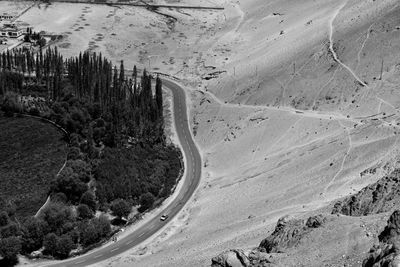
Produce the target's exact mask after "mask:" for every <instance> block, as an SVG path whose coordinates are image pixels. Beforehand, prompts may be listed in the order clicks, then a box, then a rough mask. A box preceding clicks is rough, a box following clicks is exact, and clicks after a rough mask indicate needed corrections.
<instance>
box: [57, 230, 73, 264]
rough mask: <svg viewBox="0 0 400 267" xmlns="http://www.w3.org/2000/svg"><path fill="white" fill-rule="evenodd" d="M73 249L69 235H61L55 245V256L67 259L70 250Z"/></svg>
mask: <svg viewBox="0 0 400 267" xmlns="http://www.w3.org/2000/svg"><path fill="white" fill-rule="evenodd" d="M73 248H75V244H74V242H73V241H72V238H71V236H70V235H62V236H61V237H60V238H58V239H57V243H56V255H57V257H58V258H60V259H65V258H68V256H69V253H70V252H71V250H72V249H73Z"/></svg>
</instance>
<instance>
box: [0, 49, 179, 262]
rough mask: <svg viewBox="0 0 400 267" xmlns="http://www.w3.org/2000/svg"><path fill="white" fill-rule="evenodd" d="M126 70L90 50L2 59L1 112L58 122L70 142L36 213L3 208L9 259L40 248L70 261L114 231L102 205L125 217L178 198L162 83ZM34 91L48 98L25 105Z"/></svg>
mask: <svg viewBox="0 0 400 267" xmlns="http://www.w3.org/2000/svg"><path fill="white" fill-rule="evenodd" d="M126 72H127V71H126V69H125V68H124V63H123V61H121V62H120V64H119V68H117V67H116V66H113V64H112V62H110V61H109V60H107V59H106V58H104V57H103V56H102V55H101V54H96V53H89V52H85V53H81V54H79V56H77V57H74V58H70V59H67V60H65V59H64V58H63V57H62V56H61V54H60V53H59V52H58V51H57V48H54V49H52V48H48V49H47V50H46V51H40V52H39V53H37V54H33V53H31V52H29V51H25V50H16V51H13V52H10V51H7V52H4V53H2V54H1V55H0V96H2V102H1V104H2V106H1V107H2V110H3V111H4V112H6V113H7V114H9V115H10V116H12V115H13V113H29V114H33V113H34V115H36V116H40V117H42V118H45V119H47V120H49V121H52V122H54V123H55V124H56V125H58V126H59V127H60V128H62V129H65V130H66V132H67V137H66V140H68V142H69V151H68V154H67V155H66V157H67V160H68V161H67V164H66V166H65V168H63V170H62V171H61V173H59V174H58V175H57V176H56V177H55V179H54V181H53V182H52V183H51V185H49V195H50V197H51V202H50V205H48V206H47V207H46V209H44V210H43V211H42V212H41V213H40V215H39V216H38V217H36V218H35V217H27V218H16V216H14V215H13V214H12V213H10V212H9V211H8V210H6V209H3V208H0V211H2V210H3V212H2V213H0V242H3V243H4V246H1V245H0V248H2V247H3V248H4V249H3V250H4V251H3V250H0V256H1V257H2V258H4V259H7V260H10V261H12V260H15V255H16V254H17V253H22V254H29V253H31V252H32V251H35V250H38V249H40V248H43V249H44V250H43V253H44V254H47V255H50V256H53V257H55V258H60V259H62V258H66V257H68V256H69V255H70V252H71V251H72V250H73V249H76V248H83V247H88V246H91V245H93V244H95V243H96V242H99V241H101V240H102V239H104V238H106V237H107V236H108V235H110V233H111V229H112V228H111V225H110V221H109V220H108V218H107V217H106V216H103V215H101V216H100V217H98V216H97V217H96V216H95V213H96V211H98V210H101V211H103V212H111V214H113V215H114V216H116V217H118V218H122V217H124V218H127V217H128V215H129V214H130V212H131V211H132V207H133V206H138V207H139V208H138V211H139V212H144V211H146V210H148V209H151V208H152V207H153V206H154V205H156V204H157V203H160V202H161V201H162V200H163V199H165V198H166V197H168V196H169V195H170V194H171V191H172V190H173V188H174V186H175V185H176V182H177V179H178V176H179V172H180V169H181V168H182V166H181V160H180V157H181V156H180V152H179V150H178V149H176V148H175V147H174V146H171V145H168V144H166V141H165V137H164V116H163V95H162V81H161V79H160V78H159V77H152V76H151V75H150V74H148V73H147V72H146V70H144V71H143V72H142V74H141V75H140V74H139V73H138V70H137V68H136V67H134V68H133V70H132V73H131V74H130V75H127V74H126ZM154 81H155V83H154ZM27 94H31V95H32V94H34V95H35V96H37V97H41V98H43V99H45V104H41V105H36V106H35V105H34V107H32V106H30V107H26V106H24V105H23V104H22V103H20V102H19V100H18V99H19V98H18V96H23V95H27ZM33 111H34V112H33ZM17 221H23V223H22V224H19V225H18V224H16V223H15V222H17ZM11 247H13V249H11Z"/></svg>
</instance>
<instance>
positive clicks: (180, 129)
mask: <svg viewBox="0 0 400 267" xmlns="http://www.w3.org/2000/svg"><path fill="white" fill-rule="evenodd" d="M163 86H164V87H166V88H168V89H170V90H171V91H172V93H173V102H174V105H173V106H174V121H175V128H176V132H177V135H178V138H179V140H180V143H181V145H182V148H183V153H184V154H185V156H186V159H187V160H186V161H187V162H186V166H185V168H186V179H185V181H184V184H183V186H182V188H181V190H180V192H179V194H178V196H177V197H176V198H175V200H174V201H172V202H171V203H170V204H169V205H168V206H167V207H166V208H165V209H164V210H162V211H161V212H160V213H159V214H157V215H156V216H155V217H154V218H153V219H151V220H150V221H149V222H148V223H147V224H145V225H143V226H142V227H140V228H138V229H137V230H136V231H134V232H133V233H131V234H130V235H128V236H126V237H125V238H121V239H120V240H118V241H117V242H115V243H113V244H111V245H109V246H107V247H104V248H101V249H98V250H95V251H93V252H89V253H88V254H86V255H82V256H79V257H76V258H72V259H69V260H65V261H59V262H57V263H53V264H48V265H46V266H74V267H79V266H87V265H90V264H95V263H98V262H101V261H104V260H107V259H109V258H111V257H113V256H116V255H118V254H121V253H123V252H125V251H127V250H129V249H131V248H133V247H135V246H137V245H139V244H140V243H142V242H143V241H144V240H146V239H147V238H149V237H151V236H152V235H154V234H155V233H156V232H157V231H158V230H160V229H161V228H162V227H163V226H165V224H167V223H168V222H169V221H170V220H171V219H172V218H173V217H174V216H176V215H177V214H178V212H179V211H180V210H181V209H182V208H183V206H184V205H185V203H186V202H187V201H188V200H189V199H190V197H191V196H192V194H193V192H194V191H195V190H196V188H197V186H198V184H199V181H200V176H201V157H200V153H199V151H198V150H197V147H196V145H195V143H194V141H193V139H192V135H191V133H190V130H189V123H188V118H187V113H186V109H187V107H186V98H185V92H184V90H183V88H181V87H180V86H179V85H177V84H176V83H174V82H172V81H169V80H165V79H163ZM163 214H168V216H169V217H168V219H167V220H166V221H161V220H160V217H161V215H163Z"/></svg>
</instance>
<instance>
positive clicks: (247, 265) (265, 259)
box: [211, 215, 326, 267]
mask: <svg viewBox="0 0 400 267" xmlns="http://www.w3.org/2000/svg"><path fill="white" fill-rule="evenodd" d="M325 221H326V218H325V217H324V216H322V215H317V216H312V217H310V218H308V219H307V220H300V219H293V218H291V217H289V216H285V217H282V218H280V219H279V220H278V223H277V225H276V227H275V230H274V232H273V233H272V234H271V235H270V236H268V237H267V238H266V239H264V240H263V241H262V242H261V244H260V246H259V247H258V248H255V249H253V250H247V251H244V250H241V249H231V250H228V251H225V252H223V253H221V254H220V255H218V256H216V257H214V258H212V260H211V262H212V264H211V266H212V267H256V266H257V267H267V266H273V264H274V263H273V258H272V255H271V254H270V253H276V252H283V251H284V250H285V249H288V248H292V247H294V246H296V245H297V244H298V243H299V242H300V240H301V239H302V238H303V237H304V236H305V235H306V234H308V233H309V232H311V231H312V230H313V229H315V228H318V227H320V226H322V225H323V224H324V223H325Z"/></svg>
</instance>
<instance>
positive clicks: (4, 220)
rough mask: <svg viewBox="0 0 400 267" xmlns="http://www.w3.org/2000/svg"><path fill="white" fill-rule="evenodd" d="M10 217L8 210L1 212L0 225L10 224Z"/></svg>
mask: <svg viewBox="0 0 400 267" xmlns="http://www.w3.org/2000/svg"><path fill="white" fill-rule="evenodd" d="M8 221H9V218H8V214H7V212H6V211H2V212H0V227H3V226H6V225H7V224H8Z"/></svg>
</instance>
